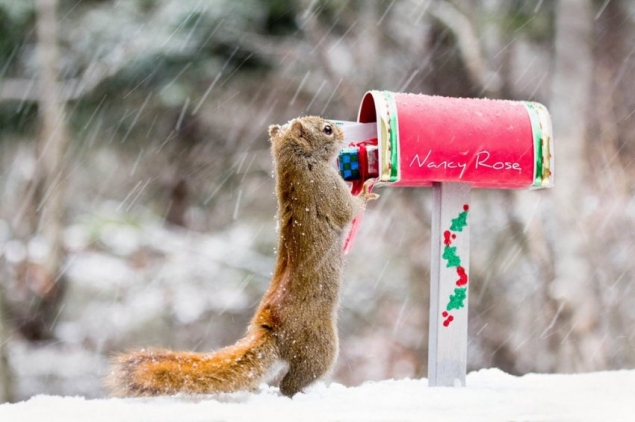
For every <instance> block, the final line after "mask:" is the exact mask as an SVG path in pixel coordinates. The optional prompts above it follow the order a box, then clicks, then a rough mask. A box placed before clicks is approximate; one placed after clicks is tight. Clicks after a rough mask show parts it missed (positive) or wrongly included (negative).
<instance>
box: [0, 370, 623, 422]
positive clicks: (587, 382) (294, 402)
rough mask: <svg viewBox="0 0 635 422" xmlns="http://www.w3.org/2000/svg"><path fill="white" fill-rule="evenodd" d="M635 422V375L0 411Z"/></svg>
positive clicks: (492, 378)
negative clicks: (291, 396) (634, 421)
mask: <svg viewBox="0 0 635 422" xmlns="http://www.w3.org/2000/svg"><path fill="white" fill-rule="evenodd" d="M423 420H425V421H471V422H476V421H487V422H495V421H501V422H502V421H559V422H566V421H575V422H579V421H611V422H620V421H633V420H635V370H628V371H626V370H624V371H614V372H596V373H589V374H575V375H561V374H555V375H538V374H529V375H525V376H522V377H514V376H511V375H507V374H505V373H503V372H501V371H499V370H497V369H486V370H481V371H478V372H473V373H471V374H469V375H468V377H467V387H464V388H448V387H435V388H429V387H428V386H427V380H425V379H422V380H401V381H392V380H391V381H381V382H369V383H366V384H363V385H362V386H360V387H351V388H347V387H344V386H342V385H340V384H330V385H326V384H318V385H316V386H314V387H313V388H311V389H310V390H309V391H308V392H307V393H302V394H298V395H296V396H295V397H294V398H293V399H289V398H286V397H283V396H280V394H279V393H278V390H277V388H273V387H267V386H262V387H261V389H260V391H258V392H257V393H235V394H224V395H219V396H202V397H185V396H176V397H158V398H144V399H98V400H87V399H85V398H82V397H56V396H36V397H33V398H31V399H30V400H28V401H25V402H21V403H16V404H4V405H0V421H11V422H20V421H29V422H35V421H47V422H56V421H60V422H61V421H63V422H75V421H91V422H111V421H119V422H125V421H134V422H140V421H154V422H161V421H179V422H190V421H191V422H194V421H197V422H198V421H259V422H266V421H277V422H280V421H320V422H322V421H364V422H368V421H423Z"/></svg>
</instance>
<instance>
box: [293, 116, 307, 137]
mask: <svg viewBox="0 0 635 422" xmlns="http://www.w3.org/2000/svg"><path fill="white" fill-rule="evenodd" d="M302 132H304V126H302V122H301V121H300V120H298V119H296V120H294V121H293V122H292V123H291V133H292V134H293V135H294V136H295V137H297V138H300V137H302Z"/></svg>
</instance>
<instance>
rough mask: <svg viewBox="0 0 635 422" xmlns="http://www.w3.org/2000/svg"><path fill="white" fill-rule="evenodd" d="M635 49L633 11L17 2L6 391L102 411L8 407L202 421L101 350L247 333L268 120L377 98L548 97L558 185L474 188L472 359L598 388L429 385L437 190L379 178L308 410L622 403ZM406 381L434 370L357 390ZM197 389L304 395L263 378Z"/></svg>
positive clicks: (3, 352) (1, 391) (603, 5)
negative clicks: (124, 394)
mask: <svg viewBox="0 0 635 422" xmlns="http://www.w3.org/2000/svg"><path fill="white" fill-rule="evenodd" d="M49 6H52V7H53V8H54V10H56V11H57V14H51V13H50V10H51V8H50V7H49ZM56 40H57V41H58V42H57V43H56V42H55V41H56ZM42 52H49V53H51V52H52V53H53V54H41V53H42ZM634 52H635V3H633V2H632V1H630V0H610V1H609V0H559V1H549V2H544V1H542V0H532V1H523V2H517V1H514V2H510V1H506V0H477V1H467V0H452V1H449V0H433V1H424V0H392V1H387V0H386V1H376V2H360V1H352V0H351V1H346V0H320V1H302V0H269V1H261V2H234V1H229V0H227V1H210V0H157V1H148V0H128V1H122V0H79V1H78V0H37V1H36V0H33V1H14V0H0V402H4V401H12V402H17V401H24V400H29V399H30V398H31V397H34V396H38V395H43V394H44V395H62V396H77V397H82V398H85V399H86V400H84V399H80V398H75V399H56V398H48V397H38V398H35V399H33V400H31V401H28V402H26V404H24V405H15V406H13V405H11V406H9V405H7V406H2V407H0V409H2V410H0V417H2V419H3V420H4V418H3V416H4V414H3V413H2V412H5V413H7V414H11V415H12V418H10V420H19V419H18V417H17V416H15V418H14V415H15V413H8V412H18V413H19V414H22V415H28V414H29V413H28V412H38V411H42V409H45V408H46V407H47V406H56V407H59V408H60V409H62V408H67V409H69V410H68V411H71V409H72V408H77V409H78V411H80V410H81V409H92V410H95V411H96V410H98V409H100V410H99V412H101V411H102V410H103V412H104V413H103V414H104V415H106V414H110V413H109V412H115V411H122V410H121V409H124V410H123V411H124V412H128V411H130V412H133V410H131V409H136V410H134V411H135V412H136V411H139V412H145V411H150V412H152V411H153V410H143V409H144V408H149V407H151V406H148V403H161V404H164V405H165V406H166V409H167V408H169V409H171V410H170V411H171V412H179V411H180V409H181V408H180V407H179V406H185V407H187V406H190V405H191V404H192V403H193V402H191V401H188V400H187V399H181V400H177V401H170V400H168V399H159V400H157V401H143V400H136V401H135V400H132V401H117V400H114V401H102V400H99V399H103V398H104V397H105V396H106V392H105V391H104V389H103V386H102V382H101V380H102V379H103V376H104V375H105V374H106V373H107V371H108V357H109V356H111V355H112V354H113V353H116V352H118V351H121V350H125V349H128V348H136V347H144V346H158V347H170V348H177V349H188V350H199V351H202V350H211V349H214V348H218V347H221V346H224V345H227V344H230V343H232V342H233V341H235V340H236V339H237V338H239V337H240V336H241V335H242V333H243V331H244V329H245V325H246V323H247V322H248V321H249V319H250V317H251V315H252V313H253V310H254V307H255V306H256V305H257V303H258V301H259V299H260V297H261V295H262V293H263V292H264V290H265V289H266V287H267V283H268V280H269V277H270V273H271V271H272V269H273V265H274V260H275V256H274V247H275V244H276V237H275V221H274V215H275V210H276V204H275V199H274V197H273V187H274V181H273V179H272V177H271V170H272V166H271V158H270V155H269V149H268V147H269V146H268V141H267V137H266V133H267V127H268V125H269V124H272V123H284V122H286V121H288V120H289V119H291V118H293V117H296V116H298V115H302V114H307V113H311V114H321V115H324V116H326V117H330V118H335V119H342V120H346V119H348V120H354V119H355V116H356V112H357V108H358V105H359V101H360V100H361V98H362V95H363V93H364V92H365V91H367V90H370V89H387V90H392V91H407V92H422V93H426V94H438V95H450V96H466V97H482V96H487V97H492V98H510V99H517V100H536V101H540V102H542V103H544V104H545V105H547V106H548V108H549V110H550V111H551V114H552V117H553V121H554V130H555V133H556V166H557V168H556V187H555V188H554V189H552V190H549V191H536V192H530V191H519V192H512V191H492V190H489V191H486V190H482V191H475V192H473V203H472V208H471V210H472V213H471V215H470V218H471V220H470V224H471V242H472V251H471V259H470V261H471V265H470V267H471V268H470V271H471V273H470V276H471V280H472V283H471V286H470V297H469V307H470V312H469V318H470V321H469V344H468V369H469V370H470V371H475V370H479V369H482V368H492V367H493V368H500V369H501V370H503V371H504V372H505V373H507V374H511V375H514V376H521V375H523V374H529V373H540V374H545V373H567V374H571V373H588V372H597V374H591V375H579V377H580V378H576V377H577V376H576V377H573V378H568V377H566V376H563V375H562V376H561V375H554V376H553V378H542V377H543V375H531V376H527V377H520V378H513V377H512V376H511V375H510V376H506V375H503V374H501V373H500V372H496V371H485V372H481V371H479V372H477V373H475V374H474V375H472V376H471V378H468V383H469V382H470V380H472V386H469V387H468V388H467V389H466V390H464V391H463V392H451V393H450V392H448V396H447V398H442V397H441V396H442V395H443V394H442V393H441V392H447V390H445V389H442V390H438V391H437V390H427V389H426V388H425V376H426V368H427V341H428V339H427V329H428V328H427V327H428V294H429V293H428V279H429V255H430V239H429V234H430V209H431V195H430V192H429V191H428V190H425V189H418V190H415V189H383V190H381V191H378V193H380V194H381V198H380V199H379V200H378V201H377V202H376V203H373V204H372V205H371V206H370V207H369V210H368V211H367V214H366V215H365V217H364V223H363V225H362V228H361V231H360V234H359V237H358V238H357V241H356V244H355V247H354V249H353V251H352V253H351V254H350V255H349V256H348V261H347V267H346V275H345V285H344V287H343V289H344V290H343V297H342V309H341V312H340V338H341V351H340V357H339V359H338V363H337V366H336V368H335V369H334V372H333V375H332V377H331V380H329V382H334V384H327V386H318V387H316V389H315V391H312V392H310V393H308V394H307V395H306V396H303V397H302V398H301V399H299V400H298V401H297V402H298V403H300V402H302V400H304V403H305V404H306V409H311V408H312V406H314V407H317V406H320V405H319V401H320V400H334V402H333V403H335V404H336V405H337V406H339V407H343V408H347V407H346V406H348V405H347V404H345V403H343V402H337V397H338V396H340V395H341V396H342V397H348V398H350V402H351V403H356V400H359V401H361V400H362V396H364V395H368V396H369V397H370V399H369V402H373V403H374V402H376V403H377V406H378V408H377V409H379V408H381V409H384V410H382V411H389V410H390V409H394V408H396V407H394V406H393V404H394V403H403V401H402V400H407V397H421V400H424V402H423V404H422V403H420V402H417V401H414V400H413V401H412V405H413V406H416V405H420V406H423V407H419V408H417V409H419V411H421V412H422V413H421V414H422V415H426V414H429V415H435V413H434V412H441V411H442V410H447V409H450V408H451V406H450V405H451V404H457V405H458V403H459V402H460V400H463V399H465V400H472V401H474V403H475V407H474V409H475V412H478V409H482V407H478V406H481V405H482V406H485V407H488V406H489V407H491V406H496V403H498V404H499V405H500V404H501V403H506V402H508V401H509V402H511V403H517V401H516V400H524V399H528V400H532V399H531V398H532V397H535V400H536V402H537V403H540V404H541V406H542V407H541V408H538V409H537V411H538V412H540V411H542V410H541V409H543V410H544V412H545V413H536V414H532V413H528V414H525V413H518V414H515V415H512V416H510V417H509V418H507V419H514V418H515V419H519V420H524V419H538V420H540V419H543V420H566V419H565V415H566V414H565V413H564V412H565V411H568V410H570V408H572V407H573V406H569V405H568V403H569V401H567V400H570V401H573V398H572V396H567V397H564V398H563V399H562V406H559V404H558V403H557V402H558V400H560V398H559V397H560V396H555V395H554V396H553V397H552V398H549V397H547V396H548V394H547V393H546V392H549V391H553V392H558V391H559V390H562V389H564V387H562V384H559V383H560V382H564V381H563V380H570V381H572V382H571V384H567V385H566V388H567V389H571V391H577V392H578V393H579V395H580V396H581V397H586V398H588V399H585V400H580V403H581V404H580V405H579V406H588V407H580V409H581V410H580V411H581V412H582V413H584V414H590V415H595V414H597V413H591V410H592V409H596V410H598V411H599V410H601V409H607V408H609V407H611V406H613V407H614V408H615V409H616V412H618V411H619V412H622V411H625V410H629V409H628V407H627V406H630V403H629V402H628V401H626V399H625V397H624V395H620V394H621V393H620V391H617V390H619V388H617V387H614V386H615V385H622V383H623V385H622V387H623V392H624V394H625V393H626V392H627V391H628V388H629V386H630V388H631V391H635V386H633V381H632V372H629V371H626V372H618V371H620V370H629V369H630V370H632V369H633V368H635V328H634V327H635V307H633V306H632V304H633V303H634V301H635V289H633V282H632V280H633V277H634V275H635V266H634V265H633V259H632V256H633V247H634V246H633V245H634V243H633V239H635V200H633V197H634V195H633V193H634V190H635V186H634V184H633V180H635V174H634V173H635V171H634V170H635V166H633V163H634V162H635V144H634V143H633V139H635V80H634V79H633V78H631V77H629V75H632V74H635V54H634ZM50 75H53V76H54V77H53V78H51V77H50ZM56 78H57V80H56ZM51 93H53V95H51ZM599 371H612V372H607V373H605V372H599ZM585 377H587V378H585ZM612 377H615V378H612ZM406 378H410V379H420V380H422V381H408V382H405V381H404V383H403V385H402V384H394V383H391V382H386V383H376V384H363V383H365V382H369V381H377V382H378V381H381V380H388V379H396V380H400V379H406ZM536 380H540V382H539V381H536ZM591 380H593V382H595V381H597V383H598V384H599V385H602V386H604V385H610V387H607V388H608V389H607V390H606V393H605V392H604V390H601V389H599V387H598V388H597V389H595V390H594V389H593V388H591V387H590V385H591V384H592V382H591ZM539 383H540V384H542V386H539V385H538V384H539ZM629 383H630V384H629ZM362 384H363V387H360V388H359V389H351V390H344V389H343V388H342V387H341V386H346V387H354V386H360V385H362ZM551 385H553V386H554V387H553V390H550V388H551V387H550V386H551ZM556 386H558V388H556ZM613 388H615V389H616V390H613ZM377 389H379V390H377ZM402 389H403V390H402ZM525 389H526V390H525ZM543 390H544V391H543ZM515 391H517V392H519V394H518V395H517V396H516V395H515V393H514V392H515ZM545 391H546V392H545ZM591 391H595V393H591ZM400 392H403V394H401V393H400ZM525 392H527V394H525ZM534 393H535V394H534ZM593 394H597V397H591V396H593ZM380 396H381V397H380ZM401 396H403V397H401ZM373 397H376V398H377V399H376V400H375V399H373ZM444 397H445V396H444ZM523 397H524V398H523ZM380 398H383V399H380ZM620 398H624V400H621V399H620ZM92 399H96V400H94V401H93V400H92ZM428 399H429V401H425V400H428ZM201 400H202V401H201V403H205V406H211V407H214V406H219V407H218V409H219V410H218V412H229V410H227V409H229V408H231V407H232V406H234V405H235V403H234V402H236V401H237V402H239V403H241V405H242V404H244V405H245V406H244V407H246V408H247V407H249V408H250V409H260V408H259V407H258V406H261V405H262V406H269V405H275V406H276V408H278V407H279V408H280V409H283V408H284V409H285V410H284V411H288V412H292V411H293V409H296V408H295V407H294V406H301V404H296V401H293V402H289V401H286V399H283V398H281V397H278V396H277V394H276V393H275V389H270V388H264V389H263V391H262V392H261V394H259V395H256V396H254V397H245V396H241V395H239V396H237V397H234V398H230V399H227V400H228V401H229V403H226V402H223V403H220V404H214V403H213V402H209V401H207V400H206V399H201ZM342 400H344V399H342ZM391 402H394V403H393V404H391ZM481 402H482V403H481ZM107 403H108V404H107ZM338 403H339V404H338ZM426 403H427V404H426ZM430 403H432V404H431V405H430V406H428V404H430ZM434 403H439V406H438V407H436V405H434ZM111 405H112V406H114V407H112V409H110V410H105V409H107V408H110V406H111ZM21 406H25V407H21ZM172 406H174V407H172ZM382 406H385V407H382ZM391 406H393V407H391ZM527 406H529V405H527ZM211 407H210V409H211ZM397 407H399V408H401V406H397ZM521 408H522V409H528V408H529V407H522V406H521ZM116 409H118V410H116ZM214 409H216V408H215V407H214ZM220 409H225V410H220ZM586 409H590V410H589V411H588V412H587V411H586ZM630 410H632V409H630ZM87 411H88V410H87ZM154 411H155V412H156V410H154ZM528 411H529V410H528ZM424 412H431V413H424ZM523 412H524V410H523ZM558 412H560V413H558ZM371 413H372V412H371ZM166 414H167V413H166ZM381 414H382V413H380V412H379V410H378V411H377V415H381ZM503 414H504V415H507V413H503ZM479 415H480V413H479ZM483 415H490V413H487V412H485V411H484V413H483ZM550 415H551V416H550ZM570 415H573V416H571V417H572V418H573V419H571V420H575V415H576V414H575V413H571V414H570ZM460 416H461V415H460V414H458V416H457V417H460ZM463 416H464V415H463ZM560 416H562V417H560ZM618 416H619V415H616V419H617V418H618ZM246 417H247V416H245V418H246ZM347 417H348V416H347ZM378 417H379V416H378ZM411 417H412V415H410V416H406V415H405V414H404V418H403V419H404V420H407V419H408V418H411ZM354 418H355V417H354V416H352V415H351V419H352V420H354ZM360 418H361V417H360ZM195 419H196V417H194V420H195ZM362 419H363V418H362ZM397 419H399V418H397ZM472 419H474V418H472ZM484 419H487V418H486V416H484ZM503 419H505V418H502V419H501V420H503ZM364 420H368V419H364ZM487 420H492V419H491V418H490V419H487Z"/></svg>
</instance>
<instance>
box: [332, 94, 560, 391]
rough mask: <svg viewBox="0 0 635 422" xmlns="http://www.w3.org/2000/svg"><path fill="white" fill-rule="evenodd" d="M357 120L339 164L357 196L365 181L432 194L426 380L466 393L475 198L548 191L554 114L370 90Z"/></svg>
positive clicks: (348, 125)
mask: <svg viewBox="0 0 635 422" xmlns="http://www.w3.org/2000/svg"><path fill="white" fill-rule="evenodd" d="M357 120H358V121H357V122H344V121H339V122H336V124H338V125H339V126H341V127H342V129H343V131H344V140H345V143H346V147H345V148H343V149H342V150H341V152H340V154H339V158H338V165H339V169H340V173H341V175H342V177H343V178H344V179H345V180H347V181H350V182H351V185H352V191H353V193H355V194H356V193H358V192H359V191H361V187H362V185H363V183H364V181H366V180H368V179H373V180H374V181H375V184H376V185H377V186H409V187H432V188H433V197H434V203H433V207H434V208H433V212H432V234H431V241H432V258H431V262H430V275H431V280H430V335H429V342H428V382H429V385H431V386H460V385H465V372H466V362H467V303H468V301H467V298H468V286H469V271H468V268H469V213H470V212H471V209H470V205H469V200H470V191H471V188H490V189H540V188H550V187H552V186H553V171H554V156H553V137H552V129H551V117H550V115H549V112H548V111H547V109H546V108H545V107H544V106H543V105H541V104H539V103H535V102H527V101H507V100H490V99H473V98H448V97H439V96H428V95H417V94H405V93H393V92H387V91H370V92H368V93H366V95H365V96H364V98H363V99H362V102H361V105H360V109H359V114H358V119H357ZM359 221H360V220H359V218H358V219H356V221H354V222H353V228H352V229H351V234H350V235H349V238H348V239H347V241H346V243H345V249H346V250H348V249H350V247H351V244H352V238H353V237H354V235H355V232H356V230H357V227H358V224H359Z"/></svg>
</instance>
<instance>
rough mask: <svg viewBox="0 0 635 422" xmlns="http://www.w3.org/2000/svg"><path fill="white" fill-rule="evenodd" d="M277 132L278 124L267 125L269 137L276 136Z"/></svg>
mask: <svg viewBox="0 0 635 422" xmlns="http://www.w3.org/2000/svg"><path fill="white" fill-rule="evenodd" d="M278 132H280V126H278V125H271V126H269V137H270V138H273V137H274V136H276V135H277V134H278Z"/></svg>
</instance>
